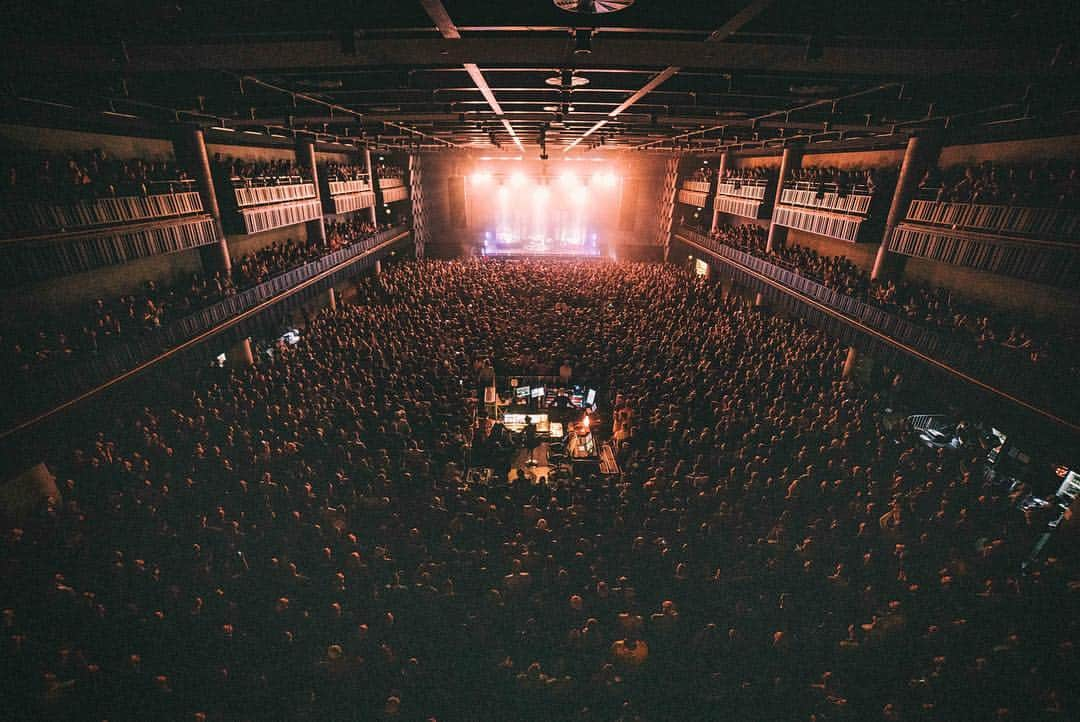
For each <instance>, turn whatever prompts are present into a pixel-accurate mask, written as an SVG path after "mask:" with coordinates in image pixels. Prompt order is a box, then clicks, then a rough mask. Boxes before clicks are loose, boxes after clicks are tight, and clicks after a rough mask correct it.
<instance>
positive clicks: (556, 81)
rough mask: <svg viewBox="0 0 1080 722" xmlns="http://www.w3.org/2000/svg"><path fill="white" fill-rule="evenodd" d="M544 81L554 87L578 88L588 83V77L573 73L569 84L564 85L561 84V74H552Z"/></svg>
mask: <svg viewBox="0 0 1080 722" xmlns="http://www.w3.org/2000/svg"><path fill="white" fill-rule="evenodd" d="M544 82H545V83H547V84H548V85H554V86H555V87H556V88H562V87H569V88H580V87H583V86H585V85H588V84H589V79H588V78H586V77H583V76H581V75H575V76H573V77H572V78H570V85H568V86H564V85H563V84H562V77H561V76H559V75H552V76H551V77H550V78H546V79H545V80H544Z"/></svg>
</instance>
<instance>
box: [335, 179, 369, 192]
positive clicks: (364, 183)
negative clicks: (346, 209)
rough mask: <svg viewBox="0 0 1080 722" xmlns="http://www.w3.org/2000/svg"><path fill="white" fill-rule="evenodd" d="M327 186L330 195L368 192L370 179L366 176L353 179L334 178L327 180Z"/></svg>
mask: <svg viewBox="0 0 1080 722" xmlns="http://www.w3.org/2000/svg"><path fill="white" fill-rule="evenodd" d="M326 185H327V188H328V190H329V191H330V195H331V196H343V195H348V194H349V193H370V192H371V181H370V180H368V179H367V178H363V179H354V180H334V179H330V180H328V181H327V184H326Z"/></svg>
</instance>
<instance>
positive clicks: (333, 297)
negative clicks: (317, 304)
mask: <svg viewBox="0 0 1080 722" xmlns="http://www.w3.org/2000/svg"><path fill="white" fill-rule="evenodd" d="M326 306H327V308H329V309H330V310H331V311H336V310H337V291H335V290H334V288H333V287H332V286H331V287H330V298H329V299H328V300H327V302H326Z"/></svg>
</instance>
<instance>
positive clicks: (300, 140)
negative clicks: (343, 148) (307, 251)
mask: <svg viewBox="0 0 1080 722" xmlns="http://www.w3.org/2000/svg"><path fill="white" fill-rule="evenodd" d="M296 164H297V165H298V166H300V167H301V168H306V169H307V170H308V172H309V173H311V182H312V183H314V184H315V197H316V198H318V199H319V217H318V218H316V219H315V220H313V221H308V222H307V223H306V224H305V225H306V226H307V237H308V240H309V241H314V242H315V243H317V244H318V245H319V247H320V248H326V225H325V224H324V223H323V217H322V189H320V188H319V167H318V165H317V164H316V163H315V139H314V138H311V137H310V136H306V135H301V136H298V137H297V139H296Z"/></svg>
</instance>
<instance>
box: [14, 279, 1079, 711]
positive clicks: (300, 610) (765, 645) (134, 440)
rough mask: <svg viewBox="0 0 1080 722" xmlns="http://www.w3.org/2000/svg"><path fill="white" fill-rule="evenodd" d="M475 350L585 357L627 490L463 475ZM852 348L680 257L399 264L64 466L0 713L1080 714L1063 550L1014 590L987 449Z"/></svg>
mask: <svg viewBox="0 0 1080 722" xmlns="http://www.w3.org/2000/svg"><path fill="white" fill-rule="evenodd" d="M480 351H482V352H483V353H485V354H490V356H491V357H492V358H494V360H495V365H496V369H497V370H498V371H499V373H504V372H505V371H506V370H507V369H508V368H509V369H512V370H515V371H517V370H521V371H530V370H531V371H536V370H541V369H543V368H552V367H558V366H559V364H560V363H562V362H563V361H564V360H565V359H572V360H573V373H574V376H575V378H581V379H587V380H588V381H589V383H590V385H592V386H594V387H597V388H602V389H606V390H607V397H608V399H609V400H608V402H607V408H606V409H605V408H604V405H603V404H602V405H601V410H600V411H599V414H598V417H597V420H598V423H599V424H602V425H608V426H610V425H611V424H612V423H613V422H614V423H617V424H618V425H619V426H620V436H619V438H620V440H621V444H620V446H619V449H618V459H619V461H620V465H621V470H622V471H621V474H620V475H618V476H616V477H613V478H601V477H598V476H596V475H595V474H593V473H591V472H584V473H583V474H582V475H580V476H578V477H576V478H574V479H573V480H572V481H570V482H568V483H567V482H553V483H550V484H549V483H546V482H545V483H536V484H532V483H528V482H525V483H522V482H520V481H518V482H516V483H514V481H513V480H511V479H507V478H506V475H505V474H503V473H502V472H501V471H500V472H498V473H497V474H496V478H495V480H494V482H493V483H492V485H490V486H480V485H470V484H468V483H467V482H466V479H465V477H464V475H463V471H464V470H463V464H464V457H465V454H466V448H467V444H468V439H469V438H470V434H471V413H470V410H471V409H472V408H473V404H474V401H472V400H471V397H473V396H474V394H475V393H476V385H475V382H476V373H475V370H474V366H473V356H474V354H475V353H477V352H480ZM844 355H845V354H844V349H843V348H842V346H841V345H840V344H839V343H838V342H837V341H836V340H834V339H830V338H828V337H826V336H824V335H822V334H821V333H819V332H816V331H814V330H812V329H810V328H809V327H808V326H806V325H804V324H803V323H802V322H800V321H798V320H794V319H785V318H782V317H779V316H773V315H769V314H768V313H765V312H762V311H761V310H760V309H757V308H755V307H753V306H752V305H751V304H749V303H746V302H744V301H743V300H741V299H739V298H738V297H737V296H735V295H727V294H725V293H724V292H723V291H722V289H721V287H720V286H719V285H716V284H713V283H712V282H710V281H708V280H705V279H699V278H693V277H691V276H690V275H689V274H687V273H685V272H684V271H681V270H679V269H676V268H675V267H673V266H670V265H647V264H615V263H607V262H599V261H598V262H562V263H560V262H542V261H521V262H498V261H486V260H485V261H475V260H474V261H464V262H430V261H420V262H409V263H403V264H399V265H395V266H394V267H392V268H390V269H389V270H386V271H385V272H384V273H382V274H381V275H379V276H375V277H369V278H367V279H365V280H363V281H361V282H359V284H358V292H357V298H356V302H355V304H340V305H339V306H338V307H337V308H336V309H334V310H329V309H328V310H326V311H324V312H322V313H321V314H319V315H318V316H317V317H315V318H314V319H313V320H312V321H311V322H310V323H309V325H308V326H307V327H306V328H305V329H304V330H303V332H302V336H301V338H300V340H299V342H298V343H297V344H296V345H295V346H285V345H283V346H281V347H280V348H278V349H277V350H276V353H275V354H274V355H273V357H272V358H271V357H267V356H262V357H260V361H259V363H258V364H257V365H255V366H251V367H245V368H238V369H232V370H225V369H222V370H220V371H215V372H214V374H217V375H213V376H207V377H204V378H202V379H200V380H199V381H198V382H197V383H194V385H192V382H191V381H190V380H189V379H181V378H177V379H172V380H170V382H169V383H164V384H163V385H162V386H161V387H160V388H155V389H152V390H148V393H151V392H152V393H153V394H154V395H155V397H156V398H154V399H152V400H151V401H150V402H149V403H148V404H147V405H146V406H145V408H143V410H142V411H141V412H139V413H137V414H135V415H134V417H128V416H124V417H121V418H114V419H109V418H102V419H101V422H100V424H99V425H98V426H97V428H95V429H92V430H90V431H89V436H88V437H87V438H85V439H79V440H73V441H72V442H71V445H70V446H69V447H65V446H61V447H58V448H57V449H56V453H55V458H51V459H49V460H48V463H49V464H50V467H51V468H52V469H54V470H55V472H56V475H57V483H58V486H59V488H60V491H61V493H62V497H63V498H62V501H61V500H59V499H57V500H56V502H55V503H53V504H52V505H50V506H49V508H47V509H46V510H44V511H43V512H41V513H39V514H37V515H36V516H34V517H33V518H32V519H28V520H25V521H23V522H22V523H21V524H20V525H19V526H18V527H13V526H11V525H8V526H6V527H4V528H3V529H2V530H0V531H2V535H0V537H2V539H3V542H2V551H0V565H2V568H3V570H4V577H5V578H6V579H9V580H14V583H13V584H6V585H3V587H0V610H2V612H0V613H2V618H0V623H2V625H3V635H2V637H0V644H2V645H3V651H2V652H0V660H2V661H0V665H2V673H0V674H2V675H3V679H4V680H5V689H6V694H7V697H6V707H7V713H8V715H9V717H11V718H20V719H21V718H25V719H42V718H50V719H77V718H78V719H82V718H86V719H104V718H108V719H142V720H166V719H168V720H185V719H186V720H197V721H200V722H203V721H207V720H209V721H215V720H233V719H299V718H306V719H324V720H333V719H342V720H344V719H376V720H392V719H410V720H412V719H415V720H425V719H427V720H439V721H440V722H442V721H447V720H476V719H506V720H523V719H578V720H624V721H627V722H629V721H630V720H641V721H645V722H648V721H651V720H672V719H681V720H716V719H719V718H723V719H732V720H760V721H762V722H770V721H773V720H777V721H780V720H783V721H784V722H789V721H793V720H802V721H805V722H809V721H810V720H826V719H828V720H858V721H860V722H864V721H867V720H887V721H896V720H912V721H919V722H933V721H937V720H942V721H949V722H952V721H954V720H996V721H997V722H1004V721H1005V720H1021V719H1023V720H1064V719H1068V718H1070V717H1075V716H1076V714H1077V712H1076V710H1077V708H1078V707H1077V705H1078V704H1080V688H1078V687H1077V686H1076V685H1075V683H1074V681H1075V669H1076V667H1077V661H1078V660H1077V650H1076V648H1075V647H1074V642H1073V640H1075V639H1076V632H1077V629H1076V627H1077V621H1076V617H1075V615H1072V614H1069V613H1068V609H1069V608H1071V604H1072V603H1073V602H1071V601H1070V600H1072V599H1073V597H1075V595H1076V593H1077V590H1078V589H1080V579H1078V576H1077V569H1076V565H1075V555H1072V556H1069V555H1068V549H1065V550H1064V551H1065V553H1066V555H1065V556H1062V555H1060V554H1058V553H1057V552H1055V553H1054V554H1052V555H1051V558H1050V559H1048V560H1047V562H1046V564H1045V565H1043V566H1041V567H1040V568H1039V569H1038V571H1037V572H1036V573H1033V574H1030V575H1028V576H1021V575H1020V574H1019V560H1020V558H1022V557H1023V556H1024V555H1025V554H1026V552H1027V551H1028V548H1029V546H1028V544H1027V542H1028V541H1030V537H1031V535H1032V534H1031V532H1032V530H1030V529H1028V528H1026V525H1025V519H1024V517H1023V516H1022V515H1021V514H1019V513H1018V512H1015V511H1014V510H1012V509H1011V508H1010V505H1009V500H1008V499H1007V498H1005V497H1004V496H1003V492H1002V491H1000V490H999V489H998V488H997V487H994V486H992V485H990V484H988V483H987V482H985V481H984V480H983V477H982V475H981V474H979V473H978V470H977V465H976V463H975V458H976V457H978V456H980V455H981V454H984V453H985V452H982V451H981V450H975V451H970V450H962V451H960V452H948V453H947V452H945V451H944V450H930V449H926V448H924V447H922V446H921V445H920V444H919V443H918V442H916V441H914V440H913V439H912V438H910V437H909V436H907V435H906V434H904V433H902V432H893V431H890V430H888V428H887V417H886V415H885V412H884V407H885V405H886V403H888V404H890V405H892V406H893V407H894V408H895V406H896V405H897V404H900V403H902V397H901V392H899V391H896V388H897V387H896V386H895V385H894V386H891V387H888V389H886V390H883V391H878V390H875V389H873V388H859V387H857V386H855V385H853V384H851V383H850V382H848V381H845V380H844V379H842V378H841V367H842V365H843V359H844ZM605 416H606V418H605Z"/></svg>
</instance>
